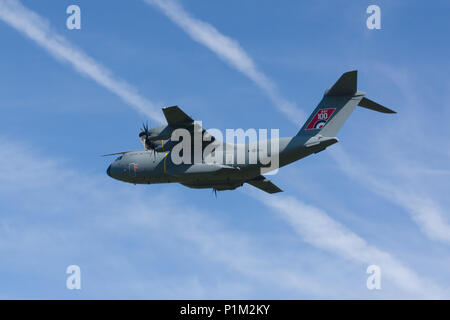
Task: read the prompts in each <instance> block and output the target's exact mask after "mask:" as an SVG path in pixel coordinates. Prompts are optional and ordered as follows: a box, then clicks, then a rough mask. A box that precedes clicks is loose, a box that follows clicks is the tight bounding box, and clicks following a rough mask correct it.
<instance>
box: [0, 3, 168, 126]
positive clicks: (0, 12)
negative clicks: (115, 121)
mask: <svg viewBox="0 0 450 320" xmlns="http://www.w3.org/2000/svg"><path fill="white" fill-rule="evenodd" d="M0 19H1V20H3V21H4V22H5V23H7V24H9V25H10V26H11V27H13V28H15V29H16V30H17V31H19V32H21V33H22V34H23V35H25V36H26V37H28V38H29V39H31V40H33V41H34V42H36V43H37V44H38V45H39V46H41V47H43V48H44V49H46V50H47V51H48V52H49V53H50V54H51V55H52V56H54V57H55V58H56V59H58V60H60V61H64V62H68V63H70V64H71V65H72V67H73V68H74V69H75V70H76V71H78V72H79V73H81V74H83V75H85V76H87V77H89V78H91V79H92V80H94V81H95V82H97V83H98V84H99V85H101V86H103V87H104V88H106V89H107V90H109V91H111V92H112V93H114V94H116V95H117V96H119V97H120V98H121V99H122V100H123V101H124V102H126V103H127V104H129V105H130V106H132V107H133V108H134V109H135V110H137V111H138V112H140V113H141V114H143V115H145V116H148V117H150V118H151V119H153V120H155V121H158V122H163V118H162V115H161V112H160V110H159V108H158V107H157V106H156V105H155V104H154V103H153V102H151V101H149V100H147V99H146V98H144V97H143V96H141V95H140V94H139V93H138V92H137V90H136V89H135V88H133V87H132V86H131V85H129V84H128V83H126V82H125V81H123V80H121V79H118V78H116V77H114V75H113V74H112V73H111V71H109V70H108V69H107V68H105V67H104V66H102V65H101V64H100V63H98V62H97V61H95V60H94V59H92V58H91V57H89V56H88V55H87V54H86V53H84V52H83V51H82V50H81V49H79V48H77V47H75V46H74V45H72V44H71V43H70V42H68V41H67V40H66V39H65V38H64V37H62V36H61V35H59V34H58V33H56V32H55V31H54V30H52V28H51V26H50V24H49V22H48V21H47V20H45V19H44V18H42V17H41V16H39V15H38V14H36V13H35V12H33V11H31V10H29V9H28V8H26V7H24V6H23V5H22V4H21V3H20V1H19V0H0Z"/></svg>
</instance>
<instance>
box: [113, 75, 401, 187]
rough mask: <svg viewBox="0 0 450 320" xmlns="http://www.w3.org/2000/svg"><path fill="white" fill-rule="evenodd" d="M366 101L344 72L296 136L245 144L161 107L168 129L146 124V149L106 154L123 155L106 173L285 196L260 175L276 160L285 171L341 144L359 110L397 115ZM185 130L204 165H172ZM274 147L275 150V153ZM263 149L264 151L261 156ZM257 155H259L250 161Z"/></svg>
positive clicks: (142, 181)
mask: <svg viewBox="0 0 450 320" xmlns="http://www.w3.org/2000/svg"><path fill="white" fill-rule="evenodd" d="M364 96H365V93H364V92H361V91H358V90H357V71H356V70H355V71H350V72H346V73H344V74H343V75H342V76H341V77H340V78H339V80H338V81H337V82H336V83H335V84H334V85H333V86H332V87H331V88H330V89H328V90H326V91H325V94H324V96H323V98H322V100H321V101H320V103H319V105H318V106H317V108H316V109H315V110H314V111H313V113H312V114H311V115H310V117H309V118H308V120H307V121H306V123H305V124H304V125H303V127H302V128H301V129H300V131H299V132H298V133H297V135H296V136H294V137H289V138H279V139H276V141H275V140H274V139H267V140H265V141H256V142H245V143H243V144H234V143H233V144H231V143H225V142H222V141H219V140H218V139H215V138H214V137H213V136H211V135H210V134H209V133H208V132H207V131H206V130H204V129H203V128H201V126H199V125H198V123H197V122H194V120H193V119H192V118H191V117H189V116H188V115H187V114H185V113H184V112H183V111H182V110H181V109H180V108H179V107H178V106H172V107H167V108H163V109H162V111H163V113H164V116H165V118H166V120H167V125H163V126H158V127H154V128H151V129H149V128H148V126H147V125H144V128H143V129H142V131H141V132H140V134H139V137H140V138H141V141H143V144H144V150H135V151H125V152H118V153H113V154H108V155H105V156H109V155H119V154H120V156H119V157H118V158H117V159H116V160H115V161H114V162H113V163H112V164H111V165H110V166H109V167H108V169H107V174H108V175H109V176H110V177H112V178H114V179H117V180H120V181H125V182H129V183H134V184H155V183H169V182H178V183H181V184H182V185H184V186H187V187H190V188H212V189H213V191H214V192H216V191H217V190H233V189H236V188H238V187H240V186H242V185H243V184H244V183H248V184H250V185H252V186H254V187H256V188H259V189H261V190H263V191H265V192H268V193H277V192H281V191H282V190H281V189H280V188H278V187H277V186H276V185H275V184H273V183H272V182H271V181H270V180H268V179H267V178H266V177H265V176H264V175H262V174H261V172H262V170H264V169H265V168H266V170H267V167H268V166H269V165H268V164H270V163H271V162H273V160H274V159H275V157H276V158H277V161H278V165H277V167H283V166H285V165H287V164H290V163H292V162H294V161H297V160H299V159H302V158H304V157H306V156H309V155H311V154H314V153H318V152H320V151H323V150H325V149H326V148H327V147H329V146H331V145H332V144H335V143H336V142H338V138H336V134H337V133H338V131H339V129H340V128H341V127H342V125H343V124H344V122H345V121H346V120H347V118H348V117H349V116H350V114H351V113H352V111H353V110H354V109H355V108H356V107H357V106H360V107H364V108H367V109H371V110H374V111H378V112H383V113H395V111H392V110H390V109H388V108H386V107H383V106H382V105H380V104H378V103H376V102H374V101H372V100H369V99H367V98H365V97H364ZM181 128H182V129H185V130H186V131H187V132H189V133H191V134H195V133H201V135H202V137H203V139H201V141H200V144H201V150H202V152H204V153H202V155H203V156H202V157H201V159H200V160H198V159H197V160H195V159H194V161H186V162H182V163H179V162H177V161H174V160H173V158H172V152H173V151H175V148H176V146H177V144H178V145H179V143H182V142H183V141H182V140H180V141H181V142H180V141H175V139H174V137H173V136H172V133H173V132H175V130H176V129H181ZM183 139H184V138H183ZM194 140H195V139H194ZM194 142H195V141H191V143H194ZM274 142H276V143H275V144H274ZM274 145H276V146H277V147H276V148H274V147H273V146H274ZM189 149H190V150H189ZM263 149H264V150H265V152H261V151H262V150H263ZM185 150H189V152H192V153H193V150H194V147H192V148H186V149H183V150H182V151H181V153H180V154H182V152H183V151H185ZM191 150H192V151H191ZM197 150H198V149H197ZM207 150H209V151H207ZM205 151H206V152H205ZM239 152H243V154H244V157H242V156H241V157H240V158H239V156H238V153H239ZM253 154H254V155H255V156H254V157H253V158H252V157H251V155H253ZM192 158H193V157H190V159H192ZM239 159H240V161H238V160H239ZM252 159H253V161H251V160H252ZM255 159H256V160H255Z"/></svg>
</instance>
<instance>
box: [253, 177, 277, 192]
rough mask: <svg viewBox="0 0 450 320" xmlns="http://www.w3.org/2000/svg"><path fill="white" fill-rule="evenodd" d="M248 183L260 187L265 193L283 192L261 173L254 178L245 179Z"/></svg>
mask: <svg viewBox="0 0 450 320" xmlns="http://www.w3.org/2000/svg"><path fill="white" fill-rule="evenodd" d="M247 183H248V184H251V185H252V186H254V187H255V188H258V189H261V190H262V191H265V192H267V193H278V192H283V190H281V189H280V188H278V187H277V186H276V185H274V184H273V183H272V182H271V181H270V180H269V179H267V178H266V177H264V176H263V175H261V176H258V177H256V178H255V179H252V180H249V181H247Z"/></svg>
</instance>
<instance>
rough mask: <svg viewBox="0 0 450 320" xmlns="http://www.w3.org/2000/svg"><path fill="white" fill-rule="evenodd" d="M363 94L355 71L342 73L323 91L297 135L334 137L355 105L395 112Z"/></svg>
mask: <svg viewBox="0 0 450 320" xmlns="http://www.w3.org/2000/svg"><path fill="white" fill-rule="evenodd" d="M364 95H365V93H364V92H362V91H358V90H357V71H356V70H354V71H349V72H346V73H344V74H343V75H342V76H341V77H340V78H339V80H338V81H336V83H335V84H334V85H333V86H332V87H331V88H330V89H328V90H326V91H325V94H324V96H323V98H322V100H321V101H320V103H319V105H318V106H317V108H316V109H315V110H314V112H313V113H312V114H311V115H310V117H309V118H308V120H307V121H306V122H305V124H304V125H303V127H302V128H301V129H300V131H299V132H298V134H297V136H299V135H301V136H306V137H312V136H315V135H317V134H318V133H319V132H320V135H321V136H324V137H335V136H336V134H337V133H338V131H339V130H340V129H341V127H342V126H343V124H344V123H345V121H346V120H347V118H348V117H349V116H350V114H351V113H352V112H353V110H354V109H355V108H356V106H361V107H364V108H367V109H371V110H374V111H379V112H383V113H395V111H392V110H391V109H388V108H386V107H383V106H382V105H380V104H378V103H376V102H374V101H372V100H369V99H367V98H364Z"/></svg>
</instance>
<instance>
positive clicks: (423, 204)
mask: <svg viewBox="0 0 450 320" xmlns="http://www.w3.org/2000/svg"><path fill="white" fill-rule="evenodd" d="M330 155H331V157H332V158H333V159H334V160H335V161H336V162H337V163H338V165H339V167H340V168H341V170H342V171H343V172H344V173H345V174H347V175H348V176H349V177H351V178H353V179H355V180H357V181H359V182H360V183H362V184H364V185H365V186H366V187H367V188H369V189H370V190H371V191H372V192H374V193H376V194H378V195H380V196H382V197H383V198H385V199H387V200H389V201H391V202H392V203H394V204H396V205H398V206H400V207H403V208H404V209H405V210H406V211H407V212H409V214H410V215H411V218H412V219H413V221H414V222H415V223H416V224H417V225H418V226H419V227H420V229H421V230H422V232H423V233H424V234H425V235H426V236H427V237H428V238H430V239H432V240H435V241H436V240H437V241H441V242H443V243H447V244H450V225H449V224H448V223H447V222H446V219H445V214H444V213H443V212H442V210H441V208H440V207H439V205H438V204H436V203H435V202H434V201H433V200H432V199H431V198H430V197H428V196H424V195H419V194H418V193H416V192H414V191H411V190H409V191H408V188H407V187H406V186H405V185H402V184H399V183H397V184H392V183H390V182H389V181H386V180H383V179H381V178H379V177H376V176H374V175H372V174H370V172H369V170H367V168H366V167H365V166H363V165H362V164H361V163H359V162H358V161H357V160H356V159H353V158H352V157H350V156H349V155H348V154H347V153H346V152H345V151H344V150H343V149H342V148H340V147H336V148H335V149H334V150H333V152H331V153H330Z"/></svg>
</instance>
